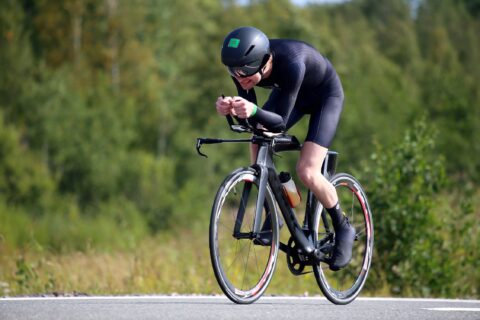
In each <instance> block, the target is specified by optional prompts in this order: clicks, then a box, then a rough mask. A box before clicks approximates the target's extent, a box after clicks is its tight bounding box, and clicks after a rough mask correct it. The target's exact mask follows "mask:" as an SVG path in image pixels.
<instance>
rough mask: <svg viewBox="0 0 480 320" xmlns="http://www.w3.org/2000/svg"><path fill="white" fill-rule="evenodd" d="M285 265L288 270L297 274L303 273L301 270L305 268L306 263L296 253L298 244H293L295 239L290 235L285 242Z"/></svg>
mask: <svg viewBox="0 0 480 320" xmlns="http://www.w3.org/2000/svg"><path fill="white" fill-rule="evenodd" d="M287 247H288V250H287V266H288V269H289V270H290V272H291V273H292V274H293V275H295V276H299V275H302V274H305V273H304V272H303V270H304V269H305V266H306V263H305V262H303V261H302V260H301V259H300V257H299V255H298V246H297V245H296V244H295V241H294V240H293V238H292V237H290V239H288V243H287Z"/></svg>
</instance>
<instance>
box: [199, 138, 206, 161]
mask: <svg viewBox="0 0 480 320" xmlns="http://www.w3.org/2000/svg"><path fill="white" fill-rule="evenodd" d="M202 140H203V139H202V138H197V153H198V154H199V155H201V156H202V157H205V158H208V156H207V155H206V154H204V153H202V152H201V151H200V148H201V147H202V144H203V141H202Z"/></svg>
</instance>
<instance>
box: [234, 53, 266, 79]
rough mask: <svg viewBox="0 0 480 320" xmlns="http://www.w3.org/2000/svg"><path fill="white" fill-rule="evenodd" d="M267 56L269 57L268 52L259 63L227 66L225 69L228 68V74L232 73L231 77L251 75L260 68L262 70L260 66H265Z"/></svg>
mask: <svg viewBox="0 0 480 320" xmlns="http://www.w3.org/2000/svg"><path fill="white" fill-rule="evenodd" d="M269 58H270V54H266V55H265V56H264V57H263V60H262V62H261V63H260V65H258V64H257V63H255V64H254V65H248V64H246V65H244V66H241V67H228V66H227V70H228V73H230V75H232V76H233V77H240V78H248V77H251V76H253V75H254V74H255V73H257V72H259V71H260V70H262V68H263V67H264V66H265V64H266V63H267V61H268V59H269Z"/></svg>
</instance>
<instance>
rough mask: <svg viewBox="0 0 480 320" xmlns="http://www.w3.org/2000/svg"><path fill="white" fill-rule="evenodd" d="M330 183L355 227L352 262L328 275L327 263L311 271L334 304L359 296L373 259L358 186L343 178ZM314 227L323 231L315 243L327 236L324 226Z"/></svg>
mask: <svg viewBox="0 0 480 320" xmlns="http://www.w3.org/2000/svg"><path fill="white" fill-rule="evenodd" d="M332 183H333V184H334V186H335V188H336V190H337V194H338V198H339V202H340V204H341V206H342V209H343V211H344V212H345V214H346V215H347V216H348V218H349V221H350V223H351V224H352V225H353V226H354V227H355V230H356V235H357V238H356V240H355V242H354V245H353V252H352V260H351V262H350V263H349V264H348V266H346V267H345V268H344V269H341V270H339V271H331V270H330V269H329V266H328V264H326V263H320V265H318V266H315V268H314V269H316V273H318V276H317V281H320V283H319V284H320V285H321V286H323V288H324V289H325V290H326V292H327V294H329V295H331V298H333V299H334V300H337V301H336V302H349V301H351V300H353V299H354V298H355V297H356V296H357V295H358V293H359V292H360V290H361V288H362V287H363V285H364V283H365V280H366V277H367V275H368V271H369V268H370V263H371V258H372V247H373V228H372V223H371V215H370V210H369V207H368V202H367V200H366V196H365V194H364V192H363V191H362V189H361V187H360V186H359V184H358V182H356V181H354V180H352V179H346V178H345V177H343V179H342V178H339V179H337V180H334V181H332ZM327 216H328V214H327ZM328 219H330V217H329V216H328ZM317 225H320V226H321V228H322V229H323V230H318V239H321V238H323V237H325V236H326V232H325V231H324V228H323V224H320V223H317ZM330 225H331V222H330ZM314 271H315V270H314Z"/></svg>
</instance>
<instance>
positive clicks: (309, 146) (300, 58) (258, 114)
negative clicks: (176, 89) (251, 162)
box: [216, 27, 355, 271]
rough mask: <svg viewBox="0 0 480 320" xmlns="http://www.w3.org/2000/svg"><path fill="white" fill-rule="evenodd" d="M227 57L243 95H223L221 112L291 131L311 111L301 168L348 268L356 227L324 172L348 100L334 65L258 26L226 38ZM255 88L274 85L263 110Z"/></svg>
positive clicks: (338, 261) (335, 264)
mask: <svg viewBox="0 0 480 320" xmlns="http://www.w3.org/2000/svg"><path fill="white" fill-rule="evenodd" d="M221 56H222V63H223V64H224V65H225V66H226V67H227V70H228V72H229V73H230V75H231V77H232V79H233V82H234V83H235V85H236V87H237V90H238V96H235V97H223V96H221V97H218V99H217V101H216V109H217V112H218V113H219V114H220V115H222V116H225V115H228V114H230V115H233V116H236V117H238V118H240V119H248V121H249V122H250V123H251V124H253V125H255V126H260V127H263V128H266V129H267V130H270V131H273V132H280V131H284V130H288V129H289V128H291V127H292V126H293V125H294V124H295V123H297V122H298V121H299V120H300V119H301V118H302V117H303V116H304V115H305V114H309V115H310V122H309V128H308V133H307V136H306V139H305V142H304V144H303V146H302V150H301V152H300V158H299V160H298V163H297V168H296V170H297V174H298V177H299V178H300V180H301V181H302V182H303V184H305V186H306V187H307V188H309V189H310V190H312V192H313V193H314V194H315V196H316V197H317V199H318V200H319V201H320V202H321V203H322V205H323V206H324V207H325V208H326V210H327V212H328V213H329V214H330V216H331V218H332V222H333V227H334V230H335V239H336V241H335V247H334V250H333V254H332V260H331V261H330V269H332V270H335V271H336V270H339V269H341V268H343V267H345V266H346V265H347V264H348V263H349V262H350V260H351V257H352V246H353V241H354V239H355V229H354V227H353V226H351V224H350V223H349V221H348V218H347V217H345V215H344V214H343V211H342V210H341V208H340V204H339V202H338V196H337V193H336V191H335V188H334V187H333V185H332V184H331V183H330V182H329V181H328V180H327V179H326V178H325V177H324V176H323V175H322V174H321V166H322V163H323V160H324V158H325V156H326V154H327V151H328V148H329V146H330V144H331V142H332V140H333V137H334V135H335V131H336V128H337V124H338V121H339V118H340V114H341V112H342V108H343V99H344V95H343V88H342V84H341V82H340V79H339V77H338V75H337V73H336V72H335V70H334V68H333V66H332V64H331V63H330V61H328V60H327V59H326V58H325V57H324V56H322V55H321V54H320V53H319V52H318V51H317V50H316V49H314V48H313V47H312V46H310V45H309V44H307V43H305V42H301V41H297V40H287V39H268V38H267V36H266V35H265V34H264V33H263V32H262V31H260V30H258V29H257V28H254V27H240V28H237V29H235V30H233V31H231V32H230V33H229V34H228V35H227V36H226V37H225V40H224V42H223V47H222V52H221ZM255 86H259V87H264V88H269V89H271V93H270V95H269V98H268V100H267V102H266V103H265V104H264V106H263V108H260V107H258V106H257V98H256V95H255V91H254V87H255ZM251 149H252V158H254V157H255V156H256V153H257V150H258V147H257V146H255V145H252V147H251Z"/></svg>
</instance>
